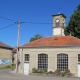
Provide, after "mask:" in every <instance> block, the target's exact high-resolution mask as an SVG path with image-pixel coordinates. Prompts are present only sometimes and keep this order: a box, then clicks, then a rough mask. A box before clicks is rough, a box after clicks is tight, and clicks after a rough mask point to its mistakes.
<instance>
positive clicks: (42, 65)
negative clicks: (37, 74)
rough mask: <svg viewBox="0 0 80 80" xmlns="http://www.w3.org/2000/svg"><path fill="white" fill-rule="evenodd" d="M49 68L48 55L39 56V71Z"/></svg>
mask: <svg viewBox="0 0 80 80" xmlns="http://www.w3.org/2000/svg"><path fill="white" fill-rule="evenodd" d="M47 68H48V55H47V54H39V55H38V70H44V69H47Z"/></svg>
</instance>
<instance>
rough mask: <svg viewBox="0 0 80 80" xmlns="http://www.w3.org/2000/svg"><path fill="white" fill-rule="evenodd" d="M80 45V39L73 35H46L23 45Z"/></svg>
mask: <svg viewBox="0 0 80 80" xmlns="http://www.w3.org/2000/svg"><path fill="white" fill-rule="evenodd" d="M78 45H80V39H78V38H75V37H73V36H53V37H44V38H41V39H38V40H35V41H32V42H29V43H27V44H24V45H22V47H42V46H78Z"/></svg>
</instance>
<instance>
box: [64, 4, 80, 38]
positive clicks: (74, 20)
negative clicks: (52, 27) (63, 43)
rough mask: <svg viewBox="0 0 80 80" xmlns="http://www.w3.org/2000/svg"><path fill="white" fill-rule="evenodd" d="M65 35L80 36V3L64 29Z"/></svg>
mask: <svg viewBox="0 0 80 80" xmlns="http://www.w3.org/2000/svg"><path fill="white" fill-rule="evenodd" d="M64 34H65V35H70V34H71V35H72V36H74V37H77V38H80V4H79V5H78V7H77V9H76V10H75V11H74V13H73V14H72V15H71V17H70V21H69V24H68V26H67V27H65V29H64Z"/></svg>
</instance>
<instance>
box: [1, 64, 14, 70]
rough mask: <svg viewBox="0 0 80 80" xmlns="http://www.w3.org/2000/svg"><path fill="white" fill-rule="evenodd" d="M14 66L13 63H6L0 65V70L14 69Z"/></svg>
mask: <svg viewBox="0 0 80 80" xmlns="http://www.w3.org/2000/svg"><path fill="white" fill-rule="evenodd" d="M15 67H16V66H15V64H12V65H6V66H0V70H3V69H12V70H14V69H15Z"/></svg>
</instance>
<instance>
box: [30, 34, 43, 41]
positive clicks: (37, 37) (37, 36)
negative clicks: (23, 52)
mask: <svg viewBox="0 0 80 80" xmlns="http://www.w3.org/2000/svg"><path fill="white" fill-rule="evenodd" d="M40 38H42V36H41V35H39V34H36V35H35V36H34V37H32V38H31V39H30V42H31V41H35V40H37V39H40Z"/></svg>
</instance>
